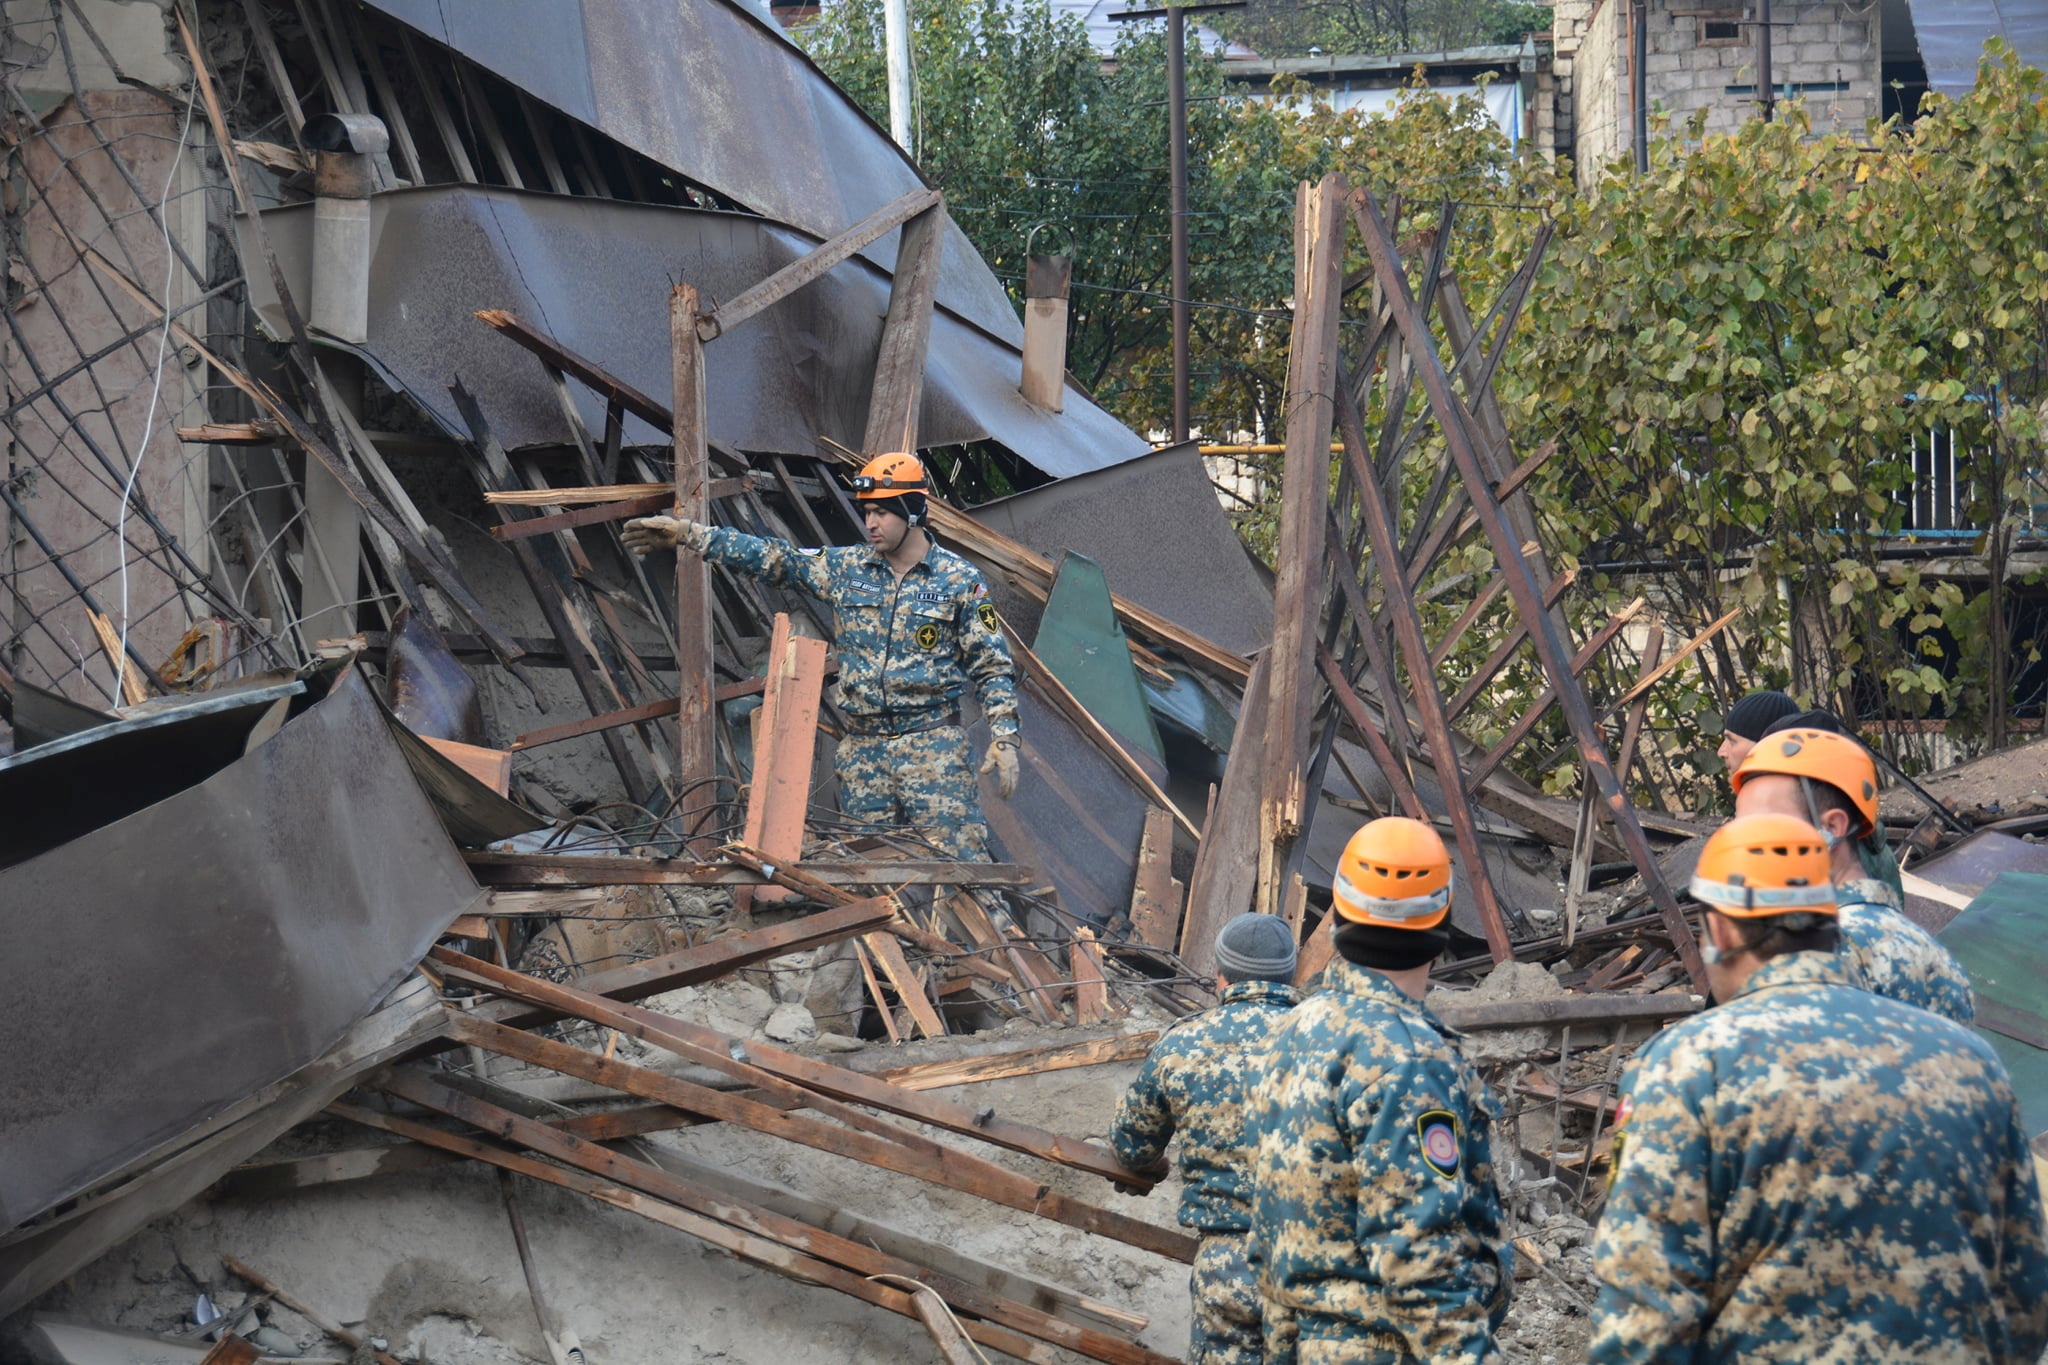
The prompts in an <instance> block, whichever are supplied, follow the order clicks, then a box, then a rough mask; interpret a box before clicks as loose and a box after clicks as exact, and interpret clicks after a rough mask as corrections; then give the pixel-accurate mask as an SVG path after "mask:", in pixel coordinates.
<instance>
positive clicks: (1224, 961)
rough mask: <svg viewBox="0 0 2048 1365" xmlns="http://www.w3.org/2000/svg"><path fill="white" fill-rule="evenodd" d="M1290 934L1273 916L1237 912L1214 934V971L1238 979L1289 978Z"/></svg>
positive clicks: (1291, 963)
mask: <svg viewBox="0 0 2048 1365" xmlns="http://www.w3.org/2000/svg"><path fill="white" fill-rule="evenodd" d="M1297 951H1298V950H1297V949H1296V947H1295V944H1294V933H1293V931H1292V930H1290V929H1289V928H1288V927H1287V921H1286V920H1283V919H1280V918H1279V917H1278V916H1275V915H1239V916H1238V917H1237V918H1236V919H1234V920H1232V921H1230V923H1228V924H1226V925H1224V926H1223V932H1222V933H1220V934H1218V935H1216V970H1217V971H1219V972H1221V973H1222V974H1223V979H1224V980H1225V981H1228V982H1230V983H1231V984H1232V985H1236V984H1237V983H1238V982H1240V981H1292V980H1293V979H1294V959H1295V956H1296V953H1297Z"/></svg>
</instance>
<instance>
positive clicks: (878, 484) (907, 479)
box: [853, 451, 932, 501]
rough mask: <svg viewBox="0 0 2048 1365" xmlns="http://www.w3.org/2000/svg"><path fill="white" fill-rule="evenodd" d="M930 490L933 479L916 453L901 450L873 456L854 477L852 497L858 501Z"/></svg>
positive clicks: (926, 492)
mask: <svg viewBox="0 0 2048 1365" xmlns="http://www.w3.org/2000/svg"><path fill="white" fill-rule="evenodd" d="M931 491H932V481H931V479H930V478H929V477H927V476H926V474H925V472H924V465H923V463H922V462H920V461H919V460H918V458H917V457H916V456H915V455H905V454H903V453H902V452H901V451H895V452H892V453H890V454H888V455H877V456H875V458H874V459H872V460H869V461H868V462H867V463H866V464H864V465H862V466H861V467H860V473H858V474H856V475H854V476H853V496H854V498H855V499H856V500H859V501H868V500H870V499H875V498H895V497H901V496H902V495H903V494H905V493H924V494H929V493H930V492H931Z"/></svg>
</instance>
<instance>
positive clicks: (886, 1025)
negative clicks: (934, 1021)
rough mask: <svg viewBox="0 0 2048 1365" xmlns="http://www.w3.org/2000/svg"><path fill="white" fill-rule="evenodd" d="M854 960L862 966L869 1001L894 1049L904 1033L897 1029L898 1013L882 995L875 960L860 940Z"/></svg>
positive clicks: (856, 943)
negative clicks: (872, 1003) (873, 1003)
mask: <svg viewBox="0 0 2048 1365" xmlns="http://www.w3.org/2000/svg"><path fill="white" fill-rule="evenodd" d="M853 960H854V961H855V962H858V963H859V964H860V976H861V980H862V981H864V982H866V983H867V988H868V999H870V1000H872V1001H874V1002H875V1014H876V1015H877V1016H878V1017H880V1019H881V1021H882V1032H884V1033H886V1034H888V1035H889V1045H890V1046H891V1047H894V1046H895V1045H896V1044H898V1043H900V1042H902V1041H903V1031H902V1030H901V1029H899V1028H897V1027H896V1011H894V1010H892V1009H890V1008H889V997H888V996H886V995H884V994H882V980H881V978H880V977H878V976H876V975H875V964H874V960H873V958H872V957H871V956H870V955H869V953H868V950H867V946H866V945H865V944H864V943H863V942H862V941H861V940H859V939H855V940H854V942H853Z"/></svg>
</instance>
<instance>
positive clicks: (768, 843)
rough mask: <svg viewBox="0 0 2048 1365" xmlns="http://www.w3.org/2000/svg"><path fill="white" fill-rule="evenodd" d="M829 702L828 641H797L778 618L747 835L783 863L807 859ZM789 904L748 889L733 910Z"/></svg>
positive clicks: (778, 893)
mask: <svg viewBox="0 0 2048 1365" xmlns="http://www.w3.org/2000/svg"><path fill="white" fill-rule="evenodd" d="M824 695H825V642H824V641H823V640H814V639H810V638H808V637H806V636H793V635H791V634H790V629H789V616H788V614H787V613H785V612H777V613H776V614H775V625H774V627H773V629H772V632H771V634H770V636H769V644H768V687H767V690H766V691H765V692H764V693H763V694H762V702H761V711H760V728H759V730H758V731H757V732H756V738H755V741H754V773H753V780H752V781H750V782H749V783H747V809H746V818H745V822H744V825H743V830H744V833H743V834H742V836H741V837H742V838H743V839H744V840H745V842H746V843H747V844H748V845H749V846H750V847H753V848H758V849H760V850H761V852H762V853H764V854H766V855H767V856H768V857H769V858H770V859H772V860H774V861H775V862H777V863H793V862H795V861H797V860H798V859H799V858H802V857H803V855H804V817H805V815H806V813H807V812H808V811H809V809H810V800H811V761H812V757H813V754H814V752H815V750H816V748H817V743H818V706H819V703H820V702H821V701H822V700H823V699H824ZM788 898H789V892H788V891H787V890H786V889H784V888H783V887H780V886H774V885H772V884H771V885H769V886H766V887H762V888H761V889H759V890H756V889H754V888H753V887H746V886H743V887H741V888H740V889H739V890H738V891H737V892H735V893H734V896H733V905H734V907H735V908H736V909H737V910H739V911H740V913H742V914H744V913H746V912H747V911H748V910H749V909H750V908H751V907H752V906H754V905H756V904H767V903H773V902H777V901H783V900H787V899H788Z"/></svg>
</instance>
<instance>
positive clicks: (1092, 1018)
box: [1067, 924, 1109, 1024]
mask: <svg viewBox="0 0 2048 1365" xmlns="http://www.w3.org/2000/svg"><path fill="white" fill-rule="evenodd" d="M1067 953H1068V957H1069V958H1070V960H1071V961H1072V963H1073V973H1074V1022H1076V1023H1079V1024H1099V1023H1101V1022H1102V1020H1103V1017H1104V1016H1105V1015H1107V1014H1108V1013H1109V983H1108V981H1107V979H1106V978H1104V976H1103V974H1102V949H1101V948H1099V947H1098V946H1096V943H1095V931H1094V930H1092V929H1090V928H1088V926H1086V925H1085V924H1084V925H1082V926H1080V927H1079V928H1077V929H1075V930H1074V941H1073V943H1072V944H1070V945H1069V946H1068V949H1067Z"/></svg>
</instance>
